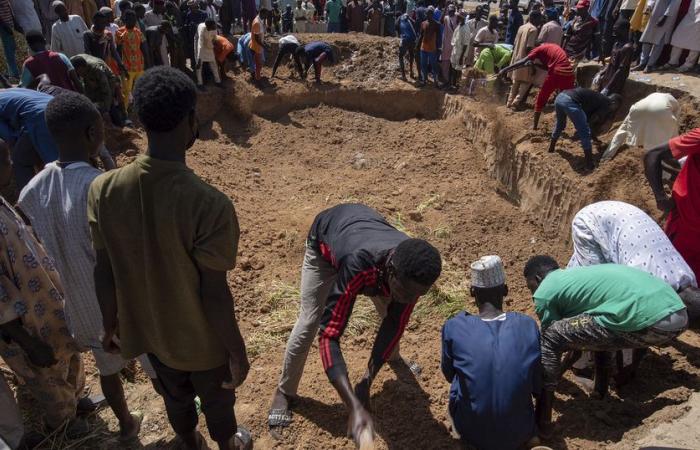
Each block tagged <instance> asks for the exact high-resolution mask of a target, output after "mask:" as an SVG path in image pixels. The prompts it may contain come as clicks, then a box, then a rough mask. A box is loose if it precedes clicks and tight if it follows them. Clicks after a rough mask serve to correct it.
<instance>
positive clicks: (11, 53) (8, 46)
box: [0, 26, 19, 78]
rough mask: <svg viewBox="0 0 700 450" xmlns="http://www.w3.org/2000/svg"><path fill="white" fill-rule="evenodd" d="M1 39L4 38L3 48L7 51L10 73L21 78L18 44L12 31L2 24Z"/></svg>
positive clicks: (0, 28) (0, 29)
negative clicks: (18, 65) (16, 54)
mask: <svg viewBox="0 0 700 450" xmlns="http://www.w3.org/2000/svg"><path fill="white" fill-rule="evenodd" d="M0 39H2V49H3V51H4V52H5V61H7V69H8V70H9V75H10V76H11V77H15V78H19V67H17V59H16V58H15V53H16V50H17V44H16V43H15V37H14V35H13V34H12V31H11V30H8V29H6V28H4V27H1V26H0Z"/></svg>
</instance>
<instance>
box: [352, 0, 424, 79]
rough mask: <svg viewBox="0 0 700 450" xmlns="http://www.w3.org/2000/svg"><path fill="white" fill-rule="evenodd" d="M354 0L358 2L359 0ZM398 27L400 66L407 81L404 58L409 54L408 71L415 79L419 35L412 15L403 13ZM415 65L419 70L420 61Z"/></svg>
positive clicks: (403, 77)
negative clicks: (414, 67)
mask: <svg viewBox="0 0 700 450" xmlns="http://www.w3.org/2000/svg"><path fill="white" fill-rule="evenodd" d="M352 1H354V2H357V0H352ZM358 8H359V5H358ZM412 15H415V14H412ZM396 28H397V29H398V30H399V37H400V38H401V43H400V44H399V67H401V78H402V79H403V80H404V81H406V67H405V63H404V59H405V58H406V56H407V55H408V71H409V73H410V75H411V79H415V75H414V74H413V65H414V62H415V59H416V53H415V51H416V38H417V37H418V34H417V33H416V22H415V21H414V20H413V18H412V17H411V15H409V14H402V15H401V17H399V18H398V20H397V25H396ZM415 65H416V72H419V69H418V63H417V62H416V64H415ZM419 75H420V72H419Z"/></svg>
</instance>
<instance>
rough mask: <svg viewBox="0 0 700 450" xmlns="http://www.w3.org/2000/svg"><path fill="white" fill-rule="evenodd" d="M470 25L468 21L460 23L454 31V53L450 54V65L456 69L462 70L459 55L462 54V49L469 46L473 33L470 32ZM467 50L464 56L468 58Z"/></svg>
mask: <svg viewBox="0 0 700 450" xmlns="http://www.w3.org/2000/svg"><path fill="white" fill-rule="evenodd" d="M469 31H470V30H469V27H467V24H466V23H463V24H462V25H458V26H457V28H456V29H455V30H454V33H452V42H451V44H452V53H451V54H450V65H451V66H452V68H453V69H455V70H462V69H463V65H461V64H460V63H459V57H460V56H461V55H462V50H464V49H465V48H467V47H468V46H469V42H470V40H471V35H470V33H469ZM466 57H467V52H466V51H465V52H464V58H465V59H466Z"/></svg>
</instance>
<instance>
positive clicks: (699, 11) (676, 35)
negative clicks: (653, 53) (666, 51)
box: [671, 0, 700, 52]
mask: <svg viewBox="0 0 700 450" xmlns="http://www.w3.org/2000/svg"><path fill="white" fill-rule="evenodd" d="M671 45H673V46H674V47H678V48H684V49H687V50H692V51H696V52H698V51H700V1H698V0H691V2H690V6H689V7H688V13H687V14H686V15H685V17H683V19H682V20H681V23H679V24H678V26H677V27H676V31H674V32H673V36H672V37H671Z"/></svg>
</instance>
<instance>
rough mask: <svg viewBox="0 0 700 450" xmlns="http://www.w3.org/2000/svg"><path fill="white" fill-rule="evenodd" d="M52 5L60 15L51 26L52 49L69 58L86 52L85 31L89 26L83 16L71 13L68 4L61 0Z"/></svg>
mask: <svg viewBox="0 0 700 450" xmlns="http://www.w3.org/2000/svg"><path fill="white" fill-rule="evenodd" d="M51 5H52V6H53V9H54V11H55V12H56V15H57V16H58V20H57V21H56V22H54V24H53V25H52V26H51V50H53V51H54V52H56V53H63V54H64V55H66V56H67V57H69V58H72V57H73V56H75V55H77V54H79V53H85V42H84V41H83V33H85V32H86V31H87V30H88V27H87V25H86V24H85V21H84V20H83V18H82V17H81V16H79V15H77V14H74V15H69V14H68V9H66V5H65V4H64V3H63V2H62V1H60V0H56V1H54V2H53V3H51Z"/></svg>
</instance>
